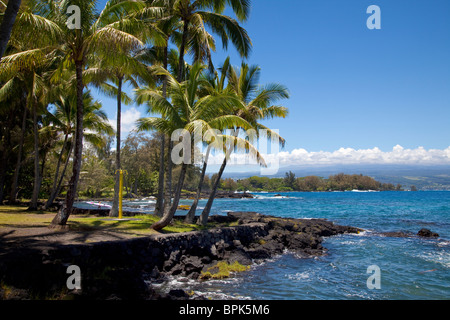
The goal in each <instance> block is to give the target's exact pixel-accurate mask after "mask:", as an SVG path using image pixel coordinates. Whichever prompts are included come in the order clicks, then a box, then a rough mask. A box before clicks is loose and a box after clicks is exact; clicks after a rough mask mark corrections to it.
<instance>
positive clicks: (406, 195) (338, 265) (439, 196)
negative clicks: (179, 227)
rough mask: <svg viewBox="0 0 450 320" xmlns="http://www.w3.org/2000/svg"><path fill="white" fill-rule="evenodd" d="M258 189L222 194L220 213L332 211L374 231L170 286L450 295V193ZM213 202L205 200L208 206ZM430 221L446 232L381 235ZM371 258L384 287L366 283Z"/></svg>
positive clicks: (227, 294) (225, 294) (297, 295)
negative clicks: (315, 251)
mask: <svg viewBox="0 0 450 320" xmlns="http://www.w3.org/2000/svg"><path fill="white" fill-rule="evenodd" d="M256 195H257V197H256V199H242V200H236V199H217V200H216V201H215V202H214V206H213V209H212V214H226V212H228V211H256V212H260V213H263V214H270V215H274V216H279V217H293V218H325V219H328V220H330V221H333V222H335V223H337V224H342V225H350V226H354V227H359V228H362V229H364V230H366V232H363V233H361V234H359V235H340V236H335V237H329V238H326V239H325V240H324V242H323V245H324V247H325V248H327V249H328V252H327V254H326V255H324V256H321V257H316V258H310V259H304V258H300V257H297V256H296V255H295V254H294V253H289V252H287V253H286V254H284V255H282V256H279V257H275V258H274V259H271V260H269V261H266V262H264V263H262V264H259V265H254V266H252V268H251V270H249V271H247V272H244V273H241V274H238V275H236V276H235V277H234V278H232V279H228V280H221V281H208V282H203V283H198V282H195V281H188V282H184V281H179V280H180V279H171V281H169V282H167V283H164V284H162V285H161V286H162V288H163V289H166V290H169V289H173V288H183V289H185V290H188V291H194V292H197V293H201V294H203V295H205V294H206V295H207V296H210V297H211V298H213V299H230V298H236V299H267V300H273V299H278V300H280V299H281V300H308V299H333V300H337V299H449V298H450V192H445V191H443V192H440V191H429V192H330V193H328V192H327V193H303V192H291V193H281V195H282V196H283V197H276V198H274V195H275V194H274V193H256ZM189 203H190V201H184V202H183V204H189ZM205 203H206V201H204V200H203V201H201V202H200V204H199V207H200V209H201V208H202V207H203V206H204V204H205ZM125 205H126V204H125ZM142 210H145V208H143V209H142ZM200 212H201V210H199V212H198V213H200ZM422 228H427V229H430V230H432V231H433V232H437V233H439V235H440V237H439V238H438V239H423V238H418V237H408V238H393V237H384V236H381V235H379V234H378V232H387V231H404V232H411V233H414V234H416V233H417V232H418V231H419V230H420V229H422ZM371 265H377V266H378V267H379V268H380V270H381V289H379V290H378V289H374V290H369V289H368V288H367V285H366V282H367V278H368V277H369V276H370V275H371V274H368V273H367V268H368V267H369V266H371Z"/></svg>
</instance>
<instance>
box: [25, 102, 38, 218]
mask: <svg viewBox="0 0 450 320" xmlns="http://www.w3.org/2000/svg"><path fill="white" fill-rule="evenodd" d="M36 104H37V102H36V101H34V103H33V134H34V186H33V195H32V197H31V203H30V206H29V208H28V210H37V202H38V196H39V190H40V187H41V178H40V170H39V132H38V124H37V110H36V109H37V105H36Z"/></svg>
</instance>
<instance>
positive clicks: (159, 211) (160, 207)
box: [155, 46, 168, 217]
mask: <svg viewBox="0 0 450 320" xmlns="http://www.w3.org/2000/svg"><path fill="white" fill-rule="evenodd" d="M167 59H168V47H167V46H165V47H164V69H165V70H167V65H168V62H167ZM166 97H167V76H164V80H163V98H164V99H165V98H166ZM165 140H166V138H165V134H164V133H162V134H161V146H160V147H161V149H160V150H161V151H160V158H159V177H158V196H157V198H156V204H155V215H156V216H158V217H162V216H163V214H164V151H165V150H166V147H165V144H166V143H165Z"/></svg>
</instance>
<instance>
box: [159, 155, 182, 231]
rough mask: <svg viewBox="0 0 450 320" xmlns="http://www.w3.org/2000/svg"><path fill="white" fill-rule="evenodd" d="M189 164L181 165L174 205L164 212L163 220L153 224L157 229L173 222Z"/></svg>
mask: <svg viewBox="0 0 450 320" xmlns="http://www.w3.org/2000/svg"><path fill="white" fill-rule="evenodd" d="M187 166H188V165H187V164H184V163H183V165H182V166H181V172H180V177H179V179H178V185H177V188H176V190H175V196H174V198H173V203H172V207H171V208H170V210H168V211H166V212H164V216H163V217H162V218H161V220H159V221H158V222H156V223H155V224H153V225H152V228H153V229H154V230H156V231H159V230H161V229H163V228H164V227H166V226H168V225H169V224H170V223H171V222H172V219H173V217H174V216H175V213H176V212H177V209H178V203H179V202H180V198H181V189H182V188H183V184H184V178H185V176H186V170H187Z"/></svg>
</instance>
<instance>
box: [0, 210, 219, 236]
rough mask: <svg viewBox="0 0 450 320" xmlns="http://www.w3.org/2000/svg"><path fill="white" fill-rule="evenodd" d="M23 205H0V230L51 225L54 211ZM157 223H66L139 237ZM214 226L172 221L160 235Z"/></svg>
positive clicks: (143, 219) (146, 219) (144, 218)
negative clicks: (31, 209) (36, 209)
mask: <svg viewBox="0 0 450 320" xmlns="http://www.w3.org/2000/svg"><path fill="white" fill-rule="evenodd" d="M26 209H27V208H26V207H23V206H0V228H1V227H9V228H37V227H38V228H39V227H47V226H48V225H50V223H51V221H52V219H53V217H54V216H55V212H47V211H27V210H26ZM157 220H158V217H155V216H153V215H140V216H135V217H132V218H130V220H126V218H125V219H124V220H122V221H118V220H115V219H112V218H108V217H93V216H80V215H77V216H75V215H73V216H71V217H70V218H69V221H68V222H67V224H68V226H69V230H71V231H95V230H109V231H116V232H123V233H129V234H130V235H136V236H142V235H150V234H155V233H157V232H156V231H154V230H153V229H151V225H152V224H153V223H155V222H156V221H157ZM210 227H213V226H211V225H209V226H206V227H202V226H198V225H195V224H194V225H191V224H185V223H184V222H182V221H174V222H172V224H171V225H169V226H167V227H166V228H164V230H163V233H180V232H189V231H197V230H203V229H205V228H210Z"/></svg>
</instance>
